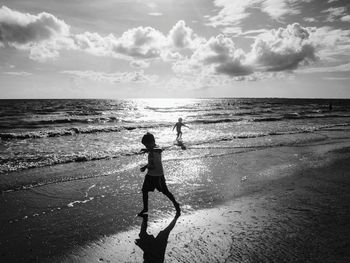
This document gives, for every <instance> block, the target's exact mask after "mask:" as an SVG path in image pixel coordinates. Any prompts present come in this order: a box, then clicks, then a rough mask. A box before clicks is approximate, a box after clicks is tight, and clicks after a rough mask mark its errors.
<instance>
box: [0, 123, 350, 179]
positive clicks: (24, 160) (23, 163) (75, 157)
mask: <svg viewBox="0 0 350 263" xmlns="http://www.w3.org/2000/svg"><path fill="white" fill-rule="evenodd" d="M346 126H350V123H341V124H326V125H321V126H318V127H308V128H303V129H298V130H294V131H269V132H250V133H249V132H246V133H239V134H231V135H225V136H218V137H216V138H213V139H211V140H208V139H203V140H196V141H189V142H186V146H187V148H188V149H191V148H198V147H202V148H210V145H211V144H215V143H220V142H226V141H234V140H236V139H251V138H259V137H267V136H281V135H282V136H285V135H292V134H302V133H313V132H315V131H319V130H322V129H329V128H337V127H346ZM254 147H255V146H249V148H254ZM259 147H261V146H259ZM263 147H269V145H263ZM163 148H164V149H166V150H174V151H177V150H178V148H177V147H176V146H173V145H172V144H170V146H166V147H163ZM231 148H242V146H232V147H231ZM243 148H244V147H243ZM139 154H141V153H140V152H137V151H134V150H132V149H129V150H123V151H121V152H114V153H108V154H104V155H103V154H102V155H101V153H98V152H96V153H95V154H91V155H86V154H71V155H62V156H59V155H50V156H32V155H28V156H20V155H16V156H12V157H5V156H0V174H1V173H8V172H13V171H19V170H26V169H31V168H38V167H44V166H54V165H58V164H67V163H73V162H90V161H98V160H106V159H115V158H120V157H122V156H136V155H139ZM186 158H187V157H186Z"/></svg>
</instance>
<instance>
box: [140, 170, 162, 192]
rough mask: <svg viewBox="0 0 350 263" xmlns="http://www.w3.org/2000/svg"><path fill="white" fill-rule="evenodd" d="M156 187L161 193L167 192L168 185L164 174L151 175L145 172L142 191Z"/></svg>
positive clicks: (148, 190)
mask: <svg viewBox="0 0 350 263" xmlns="http://www.w3.org/2000/svg"><path fill="white" fill-rule="evenodd" d="M154 189H157V190H158V191H159V192H161V193H167V192H169V190H168V187H167V186H166V183H165V177H164V176H151V175H148V174H146V176H145V180H144V181H143V185H142V191H143V192H153V191H154Z"/></svg>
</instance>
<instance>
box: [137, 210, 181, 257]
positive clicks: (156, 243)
mask: <svg viewBox="0 0 350 263" xmlns="http://www.w3.org/2000/svg"><path fill="white" fill-rule="evenodd" d="M142 218H143V220H142V224H141V230H140V234H139V237H140V238H139V239H136V240H135V244H136V245H137V246H139V247H140V248H141V249H142V250H143V260H144V261H143V262H145V263H146V262H147V263H148V262H149V263H163V262H164V258H165V251H166V247H167V245H168V238H169V234H170V232H171V230H172V229H173V228H174V226H175V224H176V221H177V219H178V218H179V217H178V216H175V217H174V219H173V220H172V221H171V222H170V223H169V225H168V226H167V227H166V228H164V229H163V230H162V231H160V232H159V233H158V235H157V237H154V236H153V235H149V234H148V233H147V221H148V215H143V216H142Z"/></svg>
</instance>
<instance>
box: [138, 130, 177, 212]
mask: <svg viewBox="0 0 350 263" xmlns="http://www.w3.org/2000/svg"><path fill="white" fill-rule="evenodd" d="M141 142H142V144H143V145H145V146H146V148H147V149H146V150H143V151H144V152H146V151H147V152H148V164H146V165H145V166H143V167H141V168H140V171H141V172H144V171H145V170H146V169H148V170H147V174H146V176H145V180H144V182H143V186H142V200H143V209H142V211H141V212H140V213H139V214H138V215H139V216H143V215H144V214H146V213H147V212H148V192H150V191H151V192H153V191H154V189H157V190H158V191H159V192H161V193H163V194H164V195H166V196H167V197H168V198H169V199H170V201H171V202H173V204H174V206H175V209H176V215H180V213H181V210H180V205H179V203H178V202H176V200H175V198H174V196H173V194H172V193H170V191H169V190H168V187H167V185H166V183H165V177H164V173H163V165H162V155H161V154H162V149H160V148H157V146H156V142H155V139H154V136H153V134H151V133H148V132H147V133H146V134H145V135H144V136H143V137H142V140H141Z"/></svg>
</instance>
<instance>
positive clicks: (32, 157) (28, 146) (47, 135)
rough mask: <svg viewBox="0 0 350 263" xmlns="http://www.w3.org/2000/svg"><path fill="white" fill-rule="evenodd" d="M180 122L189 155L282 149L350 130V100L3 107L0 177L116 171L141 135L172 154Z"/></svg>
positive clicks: (18, 103) (0, 103)
mask: <svg viewBox="0 0 350 263" xmlns="http://www.w3.org/2000/svg"><path fill="white" fill-rule="evenodd" d="M329 103H332V105H333V107H332V111H329V108H328V105H329ZM179 117H182V118H183V120H184V122H185V123H186V124H187V125H189V126H190V129H187V128H185V127H184V128H183V140H184V142H185V144H186V146H187V148H193V147H194V148H198V147H200V148H203V149H204V148H211V147H214V146H215V147H217V145H218V144H220V145H226V144H229V145H231V146H233V145H235V146H239V147H244V146H248V147H252V146H254V141H256V138H259V137H265V138H266V139H265V140H264V145H265V146H270V141H275V139H274V137H276V136H277V137H278V138H282V137H281V136H279V135H287V136H285V137H284V138H285V140H284V141H280V142H279V143H280V144H286V145H287V144H289V143H290V141H289V138H290V137H293V136H294V135H295V134H297V135H300V136H299V138H301V137H303V135H305V138H308V136H309V135H308V133H314V132H317V131H318V130H320V129H325V128H333V129H337V128H340V129H347V130H349V129H350V125H349V124H350V100H318V99H317V100H316V99H315V100H312V99H271V98H269V99H130V100H0V138H1V140H0V174H1V173H2V174H4V173H9V172H13V171H19V170H26V169H31V168H36V167H43V166H50V167H52V166H56V165H58V164H62V163H72V162H74V163H77V162H87V163H89V162H90V161H95V160H103V159H110V158H116V159H119V160H120V161H119V165H118V166H120V165H122V164H123V163H124V162H123V161H124V159H123V156H130V155H135V154H136V153H137V152H138V151H139V149H140V148H142V145H141V143H140V139H141V137H142V135H143V134H144V133H145V132H146V131H150V132H152V133H154V134H155V137H156V140H157V143H158V144H159V145H160V146H161V147H163V148H166V149H169V148H170V149H172V148H173V141H174V139H175V132H174V131H172V127H173V125H174V123H175V122H176V121H177V119H178V118H179ZM289 135H291V136H289ZM279 140H280V139H279ZM302 140H304V139H302ZM260 142H261V141H260ZM259 146H261V145H259ZM172 153H173V155H172V158H177V157H179V158H180V157H181V156H178V155H177V153H175V151H173V152H172ZM86 165H88V166H89V165H90V164H86ZM127 165H129V164H127Z"/></svg>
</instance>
